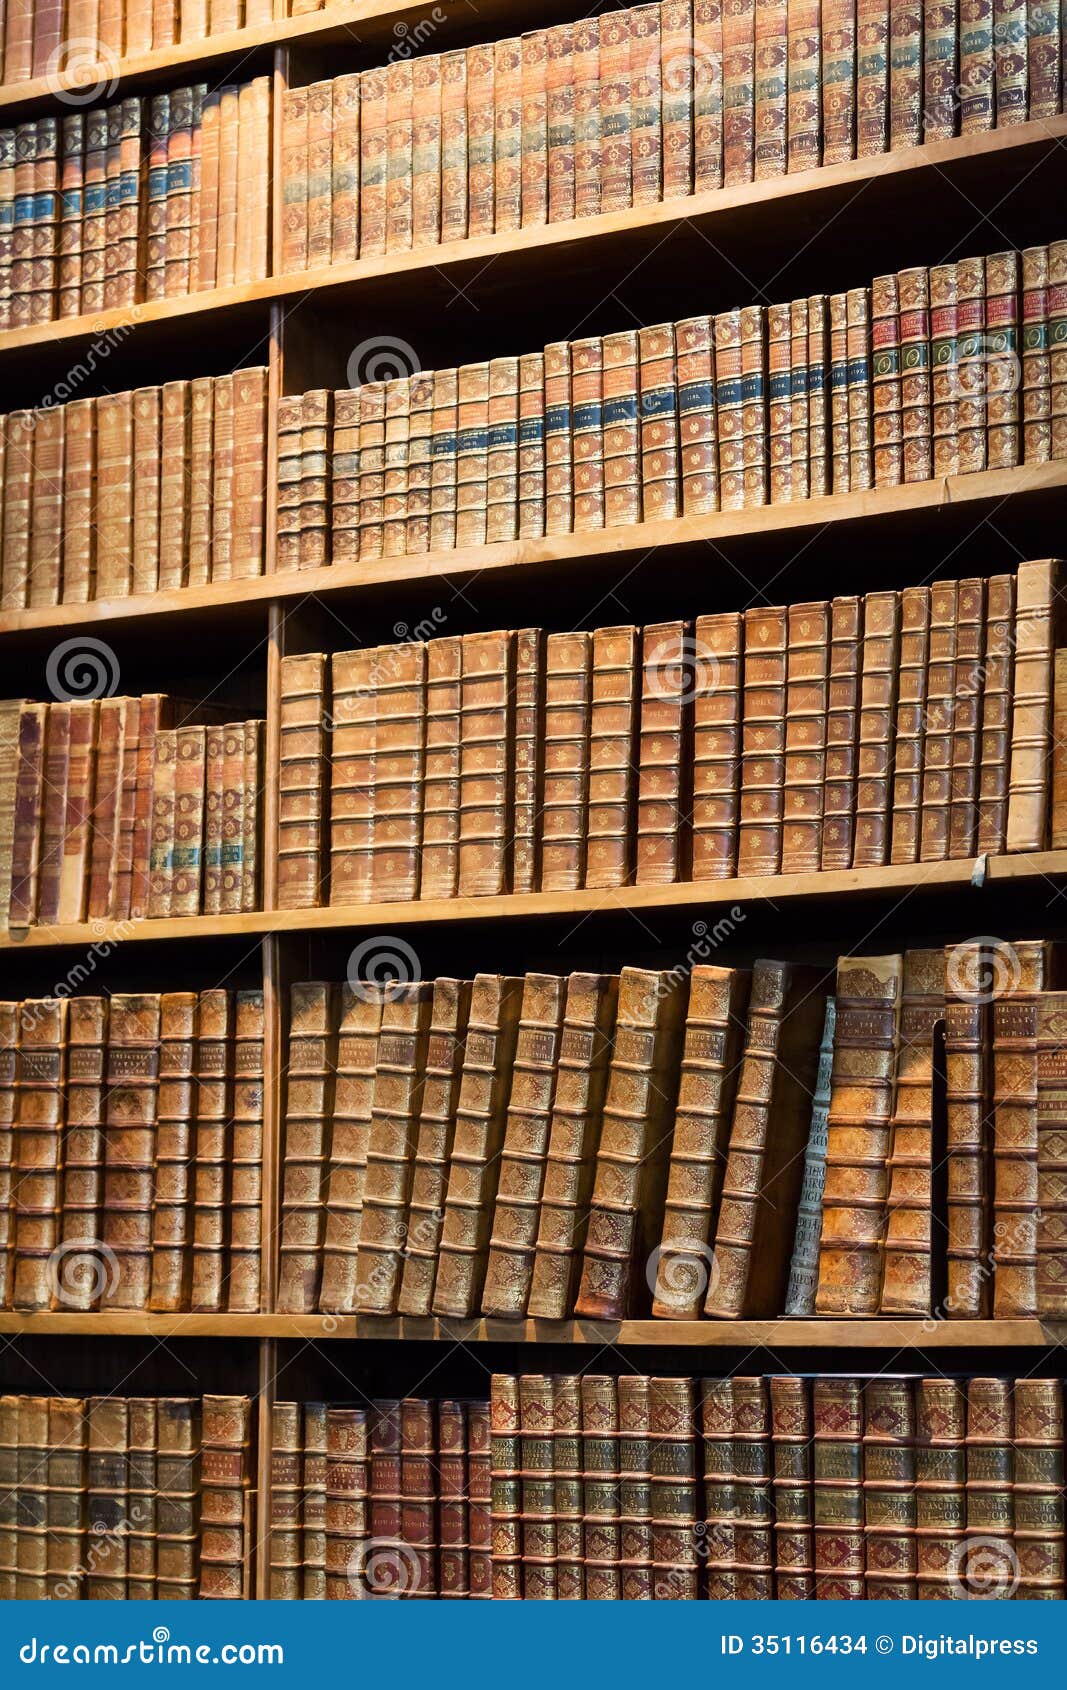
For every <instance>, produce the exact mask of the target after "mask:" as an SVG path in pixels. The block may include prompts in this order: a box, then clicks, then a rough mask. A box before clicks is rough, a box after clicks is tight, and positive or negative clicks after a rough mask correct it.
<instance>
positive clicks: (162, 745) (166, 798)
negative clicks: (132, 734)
mask: <svg viewBox="0 0 1067 1690" xmlns="http://www.w3.org/2000/svg"><path fill="white" fill-rule="evenodd" d="M177 742H178V736H177V733H175V732H174V731H173V730H164V731H161V732H160V734H159V735H158V737H157V740H156V745H155V755H154V758H153V769H152V824H151V829H152V830H151V835H150V838H149V842H148V904H147V908H146V911H145V913H146V915H148V916H150V917H151V918H153V919H155V918H156V917H159V916H166V915H170V913H171V899H172V896H173V891H174V807H175V781H176V776H177V769H176V763H177V749H178V743H177Z"/></svg>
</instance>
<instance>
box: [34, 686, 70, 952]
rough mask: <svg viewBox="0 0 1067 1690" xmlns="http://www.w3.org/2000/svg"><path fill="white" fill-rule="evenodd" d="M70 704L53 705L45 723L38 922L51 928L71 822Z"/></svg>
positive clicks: (38, 871) (38, 869)
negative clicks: (68, 820) (65, 844)
mask: <svg viewBox="0 0 1067 1690" xmlns="http://www.w3.org/2000/svg"><path fill="white" fill-rule="evenodd" d="M70 712H71V706H70V704H69V703H58V704H50V705H49V706H48V718H47V721H46V723H45V747H44V778H43V781H42V787H43V791H42V795H41V797H42V802H41V844H40V857H39V861H38V864H37V920H38V922H39V924H40V925H41V926H51V925H52V924H53V923H54V922H56V921H57V920H58V918H59V877H60V873H61V870H62V867H63V843H64V835H65V831H66V822H67V779H68V776H69V774H70Z"/></svg>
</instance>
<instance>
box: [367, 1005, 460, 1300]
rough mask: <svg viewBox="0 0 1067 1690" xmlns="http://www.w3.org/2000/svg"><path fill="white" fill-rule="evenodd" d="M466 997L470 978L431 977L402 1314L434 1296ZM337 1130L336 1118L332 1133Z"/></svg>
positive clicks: (401, 1293)
mask: <svg viewBox="0 0 1067 1690" xmlns="http://www.w3.org/2000/svg"><path fill="white" fill-rule="evenodd" d="M470 1001H471V986H470V982H469V981H466V980H452V979H447V978H441V977H439V978H438V979H437V980H435V981H434V996H433V1007H432V1010H431V1015H430V1031H429V1037H428V1040H427V1046H426V1062H425V1068H424V1078H423V1088H422V1107H421V1113H420V1116H419V1126H418V1134H417V1137H416V1140H415V1151H414V1157H413V1161H412V1169H411V1196H410V1202H409V1205H408V1219H407V1235H406V1238H405V1254H404V1266H403V1275H402V1278H401V1284H400V1292H399V1296H398V1298H397V1310H398V1312H399V1313H400V1314H402V1315H428V1314H429V1313H430V1309H431V1305H432V1302H433V1290H434V1277H435V1275H436V1271H437V1249H438V1244H439V1242H440V1237H441V1223H442V1220H443V1218H444V1202H445V1188H446V1184H447V1180H448V1169H449V1163H450V1161H451V1157H452V1141H453V1134H454V1131H455V1121H456V1105H457V1102H458V1100H459V1088H460V1080H461V1076H462V1068H463V1045H464V1039H465V1037H466V1031H467V1019H468V1016H469V1014H470ZM335 1123H336V1114H335ZM336 1130H337V1129H336V1124H335V1128H334V1131H335V1136H336Z"/></svg>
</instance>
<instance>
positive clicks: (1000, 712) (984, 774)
mask: <svg viewBox="0 0 1067 1690" xmlns="http://www.w3.org/2000/svg"><path fill="white" fill-rule="evenodd" d="M1015 586H1016V582H1015V576H1014V575H993V576H991V577H990V579H989V580H988V581H987V582H986V626H985V662H984V675H983V681H982V736H981V742H980V747H979V763H978V798H977V805H978V817H977V834H976V843H977V849H978V851H979V853H981V854H986V853H989V852H996V851H1003V850H1004V846H1005V841H1006V837H1007V817H1008V766H1009V754H1010V747H1011V728H1012V682H1013V675H1012V671H1013V667H1014V644H1015ZM1056 738H1058V735H1057V736H1056ZM1054 743H1055V741H1054ZM1053 780H1054V781H1055V763H1054V764H1053ZM1052 843H1053V845H1055V844H1056V839H1055V836H1053V840H1052Z"/></svg>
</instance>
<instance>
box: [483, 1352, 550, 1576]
mask: <svg viewBox="0 0 1067 1690" xmlns="http://www.w3.org/2000/svg"><path fill="white" fill-rule="evenodd" d="M489 1412H490V1428H491V1433H490V1456H491V1463H492V1467H491V1472H492V1548H493V1557H492V1566H493V1574H492V1579H493V1582H492V1593H493V1600H494V1602H514V1601H519V1602H521V1601H522V1599H523V1594H524V1592H523V1555H522V1550H523V1514H524V1499H523V1488H524V1487H523V1481H522V1477H521V1474H522V1448H521V1442H520V1438H519V1426H520V1417H519V1381H518V1379H517V1378H516V1377H515V1376H514V1375H507V1374H501V1373H494V1374H493V1376H492V1380H491V1382H490V1410H489ZM549 1447H550V1448H551V1444H550V1446H549Z"/></svg>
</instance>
